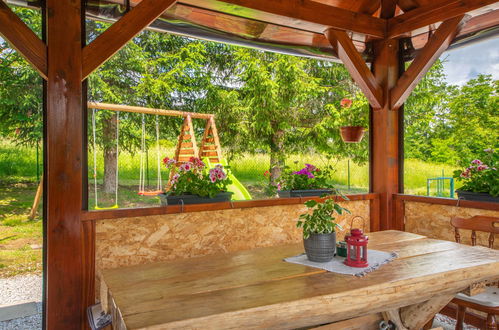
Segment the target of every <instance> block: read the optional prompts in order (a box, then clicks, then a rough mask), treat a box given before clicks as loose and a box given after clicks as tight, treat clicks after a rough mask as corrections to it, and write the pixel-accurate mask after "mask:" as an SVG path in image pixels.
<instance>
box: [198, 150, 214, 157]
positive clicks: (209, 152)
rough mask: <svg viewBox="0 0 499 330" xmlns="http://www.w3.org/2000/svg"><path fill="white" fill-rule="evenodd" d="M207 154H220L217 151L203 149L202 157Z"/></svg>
mask: <svg viewBox="0 0 499 330" xmlns="http://www.w3.org/2000/svg"><path fill="white" fill-rule="evenodd" d="M207 156H218V153H217V152H216V151H203V153H202V154H201V157H207Z"/></svg>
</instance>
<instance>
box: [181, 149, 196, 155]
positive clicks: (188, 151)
mask: <svg viewBox="0 0 499 330" xmlns="http://www.w3.org/2000/svg"><path fill="white" fill-rule="evenodd" d="M179 155H192V156H194V149H192V148H191V149H185V148H184V147H182V149H180V152H179Z"/></svg>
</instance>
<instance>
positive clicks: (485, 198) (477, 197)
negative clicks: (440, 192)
mask: <svg viewBox="0 0 499 330" xmlns="http://www.w3.org/2000/svg"><path fill="white" fill-rule="evenodd" d="M456 192H457V197H458V198H459V199H464V200H467V201H477V202H489V203H499V197H494V196H492V195H489V194H487V193H476V192H472V191H464V190H456Z"/></svg>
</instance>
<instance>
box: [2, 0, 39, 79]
mask: <svg viewBox="0 0 499 330" xmlns="http://www.w3.org/2000/svg"><path fill="white" fill-rule="evenodd" d="M0 22H2V24H0V35H1V36H2V37H3V38H4V39H5V40H7V41H8V42H9V44H10V45H11V46H12V48H14V49H15V50H17V51H18V52H19V54H20V55H21V56H22V57H24V59H26V61H28V62H29V63H30V64H31V65H32V66H33V68H34V69H35V70H36V71H38V73H39V74H40V75H41V76H42V77H43V79H47V47H46V46H45V43H44V42H43V41H42V40H40V38H38V36H37V35H36V34H35V33H34V32H33V31H31V29H30V28H29V27H28V26H27V25H26V24H24V22H23V21H21V19H20V18H19V17H18V16H17V15H16V14H15V13H13V12H12V10H11V9H10V8H9V7H8V6H7V4H6V3H5V2H4V1H0Z"/></svg>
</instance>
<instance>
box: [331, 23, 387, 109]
mask: <svg viewBox="0 0 499 330" xmlns="http://www.w3.org/2000/svg"><path fill="white" fill-rule="evenodd" d="M325 36H326V38H327V39H328V40H329V42H330V43H331V44H332V45H333V47H334V48H336V49H337V52H338V57H339V58H340V60H341V61H342V62H343V64H345V67H346V68H347V70H348V72H349V73H350V75H351V76H352V79H353V80H354V81H355V82H356V83H357V85H358V86H359V88H360V89H361V90H362V92H363V93H364V94H365V96H366V97H367V99H368V100H369V103H370V104H371V106H372V107H373V108H375V109H380V108H381V107H382V106H383V91H382V89H381V86H380V85H379V84H378V82H377V81H376V78H375V77H374V75H373V73H372V72H371V70H370V69H369V67H368V66H367V64H366V62H365V61H364V59H362V56H360V54H359V52H358V51H357V48H355V46H354V44H353V42H352V40H351V39H350V38H349V37H348V35H347V34H346V32H344V31H338V30H334V29H329V30H327V31H326V32H325ZM335 46H336V47H335Z"/></svg>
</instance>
